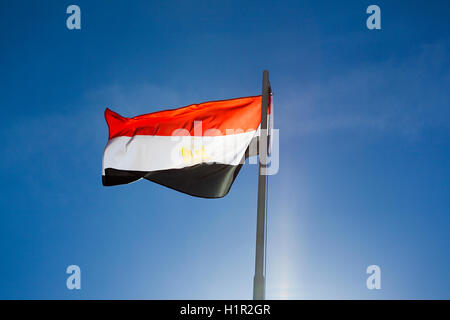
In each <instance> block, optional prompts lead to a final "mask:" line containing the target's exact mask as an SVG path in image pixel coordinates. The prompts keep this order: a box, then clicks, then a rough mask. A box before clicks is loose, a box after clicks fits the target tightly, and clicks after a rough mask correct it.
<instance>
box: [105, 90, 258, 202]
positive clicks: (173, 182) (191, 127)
mask: <svg viewBox="0 0 450 320" xmlns="http://www.w3.org/2000/svg"><path fill="white" fill-rule="evenodd" d="M261 100H262V99H261V96H253V97H245V98H237V99H231V100H221V101H211V102H205V103H200V104H192V105H189V106H186V107H182V108H178V109H173V110H165V111H159V112H154V113H149V114H145V115H141V116H137V117H134V118H125V117H122V116H120V115H119V114H117V113H115V112H114V111H111V110H110V109H106V110H105V119H106V122H107V124H108V127H109V140H108V143H107V145H106V148H105V151H104V154H103V172H102V180H103V185H104V186H114V185H120V184H126V183H130V182H134V181H136V180H139V179H142V178H144V179H147V180H149V181H153V182H156V183H158V184H161V185H163V186H166V187H169V188H172V189H175V190H177V191H180V192H184V193H186V194H189V195H193V196H197V197H203V198H220V197H223V196H225V195H226V194H227V193H228V191H229V190H230V188H231V185H232V184H233V181H234V179H235V178H236V176H237V175H238V173H239V170H240V169H241V166H242V164H243V163H244V160H245V158H246V156H249V155H255V154H256V152H257V151H256V152H255V150H256V149H255V145H256V144H255V140H257V138H258V136H259V133H260V129H259V128H260V122H261Z"/></svg>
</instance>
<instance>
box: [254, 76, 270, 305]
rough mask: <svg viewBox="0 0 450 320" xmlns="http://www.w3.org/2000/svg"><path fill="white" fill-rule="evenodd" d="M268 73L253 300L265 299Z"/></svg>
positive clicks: (263, 104)
mask: <svg viewBox="0 0 450 320" xmlns="http://www.w3.org/2000/svg"><path fill="white" fill-rule="evenodd" d="M269 93H270V83H269V71H267V70H264V72H263V83H262V101H261V133H260V138H259V176H258V209H257V210H258V211H257V218H256V219H257V220H256V255H255V277H254V278H253V299H254V300H264V299H265V298H266V279H265V270H264V261H265V254H266V253H265V245H264V244H265V229H266V228H265V226H266V221H265V220H266V219H265V218H266V217H265V214H266V178H267V176H266V175H263V174H262V169H263V168H264V167H265V165H266V162H267V107H268V105H269Z"/></svg>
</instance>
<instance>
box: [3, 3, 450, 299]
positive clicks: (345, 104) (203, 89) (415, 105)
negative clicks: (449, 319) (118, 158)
mask: <svg viewBox="0 0 450 320" xmlns="http://www.w3.org/2000/svg"><path fill="white" fill-rule="evenodd" d="M70 4H77V5H79V6H80V8H81V16H82V18H81V20H82V21H81V25H82V28H81V30H75V31H70V30H68V29H67V28H66V18H67V16H68V15H67V14H66V8H67V6H68V5H70ZM371 4H377V5H379V6H380V8H381V26H382V29H381V30H373V31H371V30H368V29H367V28H366V19H367V17H368V15H367V14H366V13H365V11H366V8H367V6H369V5H371ZM449 10H450V5H449V2H448V1H408V2H403V1H376V2H372V1H345V2H342V1H279V2H274V1H160V2H156V1H133V2H130V1H114V2H111V1H82V0H77V1H74V2H66V1H3V2H1V3H0V36H1V51H0V70H1V72H0V107H1V111H2V118H3V121H2V126H1V127H0V137H1V140H2V148H1V153H2V156H1V158H0V165H1V168H2V170H1V172H0V191H1V194H2V196H1V197H0V212H1V214H0V254H1V257H2V258H1V263H0V298H3V299H13V298H21V299H36V298H38V299H47V298H54V299H94V298H102V299H107V298H113V299H117V298H123V299H183V298H186V299H216V298H224V299H227V298H235V299H249V298H251V297H252V279H253V272H254V251H255V228H256V226H255V223H256V186H257V168H256V166H251V165H247V166H245V167H244V168H243V170H241V173H240V174H239V176H238V178H237V179H236V181H235V184H234V185H233V187H232V189H231V192H230V193H229V195H227V196H226V197H225V198H223V199H217V200H206V199H198V198H193V197H190V196H187V195H184V194H181V193H177V192H175V191H173V190H170V189H166V188H164V187H161V186H159V185H156V184H152V183H150V182H144V181H140V182H138V183H134V184H131V185H126V186H120V187H113V188H104V187H102V185H101V159H102V153H103V149H104V146H105V144H106V141H107V126H106V123H105V121H104V119H103V112H104V109H105V108H106V107H110V108H111V109H113V110H115V111H117V112H119V113H121V114H122V115H125V116H134V115H139V114H143V113H149V112H153V111H157V110H163V109H166V108H173V107H177V106H183V105H187V104H190V103H195V102H203V101H208V100H217V99H226V98H234V97H240V96H248V95H255V94H259V93H260V90H261V76H262V71H263V69H268V70H269V71H270V79H271V83H272V86H273V89H274V94H275V96H274V97H275V98H274V104H275V108H276V109H275V112H276V113H275V116H276V118H275V126H276V127H277V128H279V129H280V171H279V173H278V174H277V175H275V176H272V177H270V182H269V194H270V199H269V225H268V257H267V259H268V260H267V296H268V298H273V299H278V298H287V299H317V298H327V299H339V298H341V299H355V298H356V299H358V298H359V299H383V298H384V299H393V298H400V299H411V298H417V299H427V298H447V299H448V298H450V274H449V272H448V270H449V269H450V250H449V245H450V233H449V227H450V217H449V213H450V201H449V191H450V190H449V180H450V166H449V164H450V148H449V147H450V112H449V102H450V94H449V92H450V66H449V58H450V48H449V43H450V41H449V40H450V28H449V22H448V12H449ZM71 264H76V265H79V266H80V268H81V272H82V280H81V281H82V289H81V290H78V291H77V290H73V291H70V290H68V289H67V288H66V278H67V276H68V275H67V274H66V273H65V270H66V267H67V266H68V265H71ZM372 264H376V265H379V266H380V267H381V272H382V284H381V285H382V289H381V290H368V289H367V288H366V278H367V276H368V275H367V274H366V273H365V271H366V268H367V266H369V265H372Z"/></svg>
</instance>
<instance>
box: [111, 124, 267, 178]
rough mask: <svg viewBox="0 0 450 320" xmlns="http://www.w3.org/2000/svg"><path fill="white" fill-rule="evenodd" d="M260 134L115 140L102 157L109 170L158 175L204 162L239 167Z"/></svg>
mask: <svg viewBox="0 0 450 320" xmlns="http://www.w3.org/2000/svg"><path fill="white" fill-rule="evenodd" d="M258 134H259V130H256V131H250V132H245V133H238V134H232V135H223V136H214V137H204V136H203V137H199V136H184V137H181V136H173V137H172V136H145V135H137V136H134V137H125V136H122V137H116V138H113V139H111V140H109V141H108V144H107V145H106V148H105V152H104V154H103V175H104V174H105V169H106V168H113V169H118V170H135V171H155V170H166V169H177V168H184V167H188V166H192V165H195V164H198V163H202V162H206V163H208V162H218V163H224V164H230V165H238V164H239V162H240V161H241V160H242V157H243V156H244V153H245V150H246V149H247V147H248V145H249V144H250V142H251V140H252V139H253V137H255V136H257V135H258Z"/></svg>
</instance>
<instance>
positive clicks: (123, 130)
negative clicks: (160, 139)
mask: <svg viewBox="0 0 450 320" xmlns="http://www.w3.org/2000/svg"><path fill="white" fill-rule="evenodd" d="M105 119H106V122H107V123H108V127H109V139H112V138H115V137H119V136H128V137H132V136H135V135H155V136H171V135H174V134H175V135H186V134H187V132H189V134H190V135H192V136H193V135H200V132H201V135H205V131H207V130H209V129H216V132H211V130H210V131H208V132H207V135H225V134H227V129H232V130H243V131H244V132H245V131H249V130H256V129H257V128H258V126H259V124H260V122H261V96H255V97H245V98H237V99H231V100H221V101H211V102H204V103H200V104H192V105H189V106H187V107H182V108H179V109H173V110H165V111H160V112H154V113H149V114H145V115H141V116H137V117H134V118H125V117H122V116H121V115H119V114H117V113H115V112H114V111H111V110H110V109H106V110H105ZM194 121H201V126H202V130H201V131H200V130H199V128H198V127H197V128H194ZM177 129H185V130H184V133H183V132H180V131H178V132H176V131H177ZM228 134H229V133H228Z"/></svg>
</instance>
